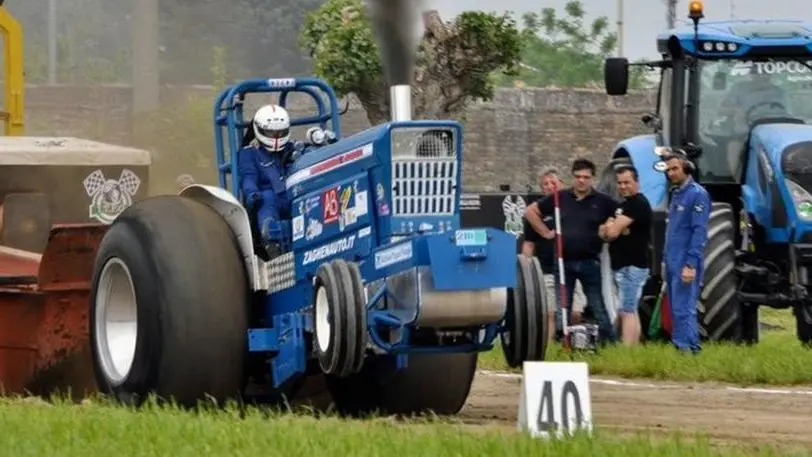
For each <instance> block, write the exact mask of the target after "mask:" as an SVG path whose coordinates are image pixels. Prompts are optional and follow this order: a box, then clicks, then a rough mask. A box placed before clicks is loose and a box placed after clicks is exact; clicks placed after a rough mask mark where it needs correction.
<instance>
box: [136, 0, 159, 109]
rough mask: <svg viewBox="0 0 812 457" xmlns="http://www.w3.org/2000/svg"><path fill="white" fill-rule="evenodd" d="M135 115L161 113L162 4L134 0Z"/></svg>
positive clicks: (150, 0)
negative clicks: (160, 51) (159, 11)
mask: <svg viewBox="0 0 812 457" xmlns="http://www.w3.org/2000/svg"><path fill="white" fill-rule="evenodd" d="M132 5H133V15H132V24H131V25H132V43H133V60H132V66H133V112H134V114H139V113H143V112H149V111H152V110H155V109H158V104H159V102H160V97H159V79H158V0H133V2H132Z"/></svg>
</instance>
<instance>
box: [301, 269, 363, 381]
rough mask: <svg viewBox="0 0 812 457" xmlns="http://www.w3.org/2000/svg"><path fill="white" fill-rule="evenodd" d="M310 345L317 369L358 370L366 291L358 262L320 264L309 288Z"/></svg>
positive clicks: (341, 372) (330, 371)
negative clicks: (311, 297)
mask: <svg viewBox="0 0 812 457" xmlns="http://www.w3.org/2000/svg"><path fill="white" fill-rule="evenodd" d="M313 324H314V339H315V341H314V343H315V344H314V348H315V351H316V356H317V357H318V360H319V366H320V367H321V370H322V371H323V372H324V373H326V374H330V375H336V376H339V377H346V376H349V375H351V374H353V373H357V372H359V371H360V370H361V367H362V366H363V364H364V354H365V352H366V345H367V310H366V293H365V289H364V284H363V282H362V280H361V272H360V271H359V270H358V265H356V264H355V263H348V262H346V261H344V260H343V259H336V260H333V261H331V262H328V263H325V264H322V265H321V266H320V267H319V269H318V271H317V273H316V281H315V287H314V288H313Z"/></svg>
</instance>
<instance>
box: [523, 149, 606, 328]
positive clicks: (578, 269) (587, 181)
mask: <svg viewBox="0 0 812 457" xmlns="http://www.w3.org/2000/svg"><path fill="white" fill-rule="evenodd" d="M572 177H573V186H572V187H571V188H569V189H562V190H559V191H557V192H554V193H553V195H548V196H545V197H542V198H541V199H539V200H538V201H536V202H534V203H532V204H530V205H529V206H528V207H527V210H526V211H525V217H526V218H527V221H528V222H529V223H530V225H531V226H532V227H533V229H534V230H536V232H538V233H539V235H541V236H542V237H543V238H545V239H548V240H552V239H554V238H555V237H556V232H555V231H554V230H552V229H550V227H548V226H547V224H545V223H544V221H543V218H544V217H545V216H548V215H551V214H556V213H558V214H556V216H558V217H557V218H556V219H558V222H559V224H560V226H559V229H560V233H559V235H560V236H561V239H560V240H559V241H561V244H560V247H561V248H562V249H561V250H562V251H563V252H559V261H558V264H557V265H556V267H555V274H556V278H557V279H559V281H560V279H561V276H560V275H563V279H564V285H565V287H564V289H565V293H566V296H563V297H562V296H561V295H562V294H561V293H560V292H559V294H558V299H559V302H560V303H562V307H565V309H566V314H563V313H562V312H561V309H560V308H559V309H557V310H556V314H557V315H556V333H558V334H559V337H560V336H562V335H563V332H564V330H565V329H564V325H563V324H562V323H561V321H562V318H563V317H564V316H566V321H567V322H570V320H571V319H570V317H571V316H570V313H571V308H570V307H568V306H567V304H568V303H572V297H573V292H574V288H575V281H576V280H578V281H580V282H581V286H582V287H583V289H584V294H585V295H586V300H587V308H589V310H590V311H591V312H592V314H593V315H594V316H595V317H596V318H597V320H598V329H599V333H600V338H601V340H602V341H603V342H607V343H609V342H614V341H615V340H616V336H615V330H614V327H613V326H612V321H611V319H610V318H609V313H608V311H607V309H606V306H605V305H604V301H603V289H602V278H601V265H600V253H601V249H602V247H603V241H602V240H601V239H600V238H599V237H598V228H599V227H600V225H601V224H602V223H603V222H604V221H606V219H608V218H609V217H612V216H613V215H614V212H615V208H616V207H617V202H615V201H614V200H613V199H612V197H610V196H608V195H606V194H603V193H600V192H598V191H596V190H595V189H594V188H593V186H592V184H593V181H594V178H595V164H594V163H592V162H591V161H589V160H586V159H576V160H575V161H574V162H573V164H572ZM556 201H557V203H558V205H556ZM562 299H563V300H562Z"/></svg>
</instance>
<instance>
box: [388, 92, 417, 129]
mask: <svg viewBox="0 0 812 457" xmlns="http://www.w3.org/2000/svg"><path fill="white" fill-rule="evenodd" d="M389 100H390V101H389V117H390V118H392V121H393V122H397V121H410V120H412V86H410V85H408V84H399V85H397V86H392V87H390V88H389Z"/></svg>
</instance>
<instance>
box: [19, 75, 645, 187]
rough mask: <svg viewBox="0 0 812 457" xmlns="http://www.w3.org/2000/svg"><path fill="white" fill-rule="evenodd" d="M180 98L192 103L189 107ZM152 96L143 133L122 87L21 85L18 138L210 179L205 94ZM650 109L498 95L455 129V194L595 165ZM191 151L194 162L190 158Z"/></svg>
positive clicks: (349, 117)
mask: <svg viewBox="0 0 812 457" xmlns="http://www.w3.org/2000/svg"><path fill="white" fill-rule="evenodd" d="M190 96H193V97H196V101H193V102H189V101H188V100H189V97H190ZM161 97H162V103H163V105H164V106H165V107H167V108H166V110H162V111H161V112H160V113H156V114H155V115H153V116H150V118H149V119H148V121H149V122H148V123H149V124H150V126H151V127H150V128H149V129H138V128H134V127H133V126H134V125H138V124H139V123H138V122H136V121H135V119H134V117H133V115H132V114H131V112H130V107H131V100H130V99H131V90H130V88H129V87H126V86H114V87H111V86H96V87H72V86H57V87H38V86H30V87H29V88H28V89H27V92H26V118H27V122H28V134H30V135H69V136H78V137H84V138H89V139H94V140H100V141H106V142H112V143H116V144H122V145H134V146H139V147H146V148H149V149H152V150H153V151H154V153H155V155H156V158H157V159H156V165H155V167H154V168H160V170H156V171H159V173H158V174H159V175H162V176H163V178H161V177H158V176H156V177H157V178H158V180H157V181H156V182H158V183H159V184H158V185H159V186H160V185H162V184H161V180H162V179H163V180H164V181H166V182H164V183H163V184H164V185H168V180H169V179H170V177H171V176H174V175H177V174H180V173H183V172H192V173H197V174H202V175H203V176H202V177H201V178H202V179H204V180H211V179H213V177H214V175H213V170H212V169H209V168H208V164H209V163H213V159H209V157H212V156H213V152H211V151H213V149H212V146H211V129H212V127H211V103H212V97H213V92H212V90H211V89H210V88H207V87H183V88H177V87H176V88H164V89H163V93H162V95H161ZM190 103H191V104H190ZM192 105H193V106H192ZM187 106H188V109H187ZM295 106H300V105H299V103H297V104H296V105H295ZM653 107H654V94H652V93H638V94H633V95H629V96H626V97H620V98H613V97H608V96H606V95H605V94H603V93H602V92H599V91H595V90H586V89H584V90H561V89H503V90H500V91H499V92H498V93H497V95H496V97H495V99H494V100H493V101H491V102H488V103H480V104H477V105H476V106H473V107H472V108H471V110H470V112H469V113H468V115H467V116H466V120H465V121H464V124H465V138H464V141H465V149H464V154H465V160H464V166H463V176H464V188H465V190H466V191H469V192H470V191H482V190H497V189H498V188H499V185H500V184H511V186H512V188H513V189H523V188H525V187H526V186H527V185H534V184H535V174H536V172H537V170H538V169H539V168H541V167H544V166H547V165H552V164H554V165H557V166H559V167H562V168H563V169H565V170H566V169H568V166H569V163H570V161H571V160H572V159H573V158H575V157H587V158H590V159H592V160H594V161H595V162H596V163H598V165H599V167H600V166H602V165H603V164H605V163H606V158H607V155H608V153H609V151H610V149H611V147H612V146H613V145H614V144H615V143H616V142H617V140H618V139H620V138H623V137H627V136H630V135H635V134H638V133H645V129H644V128H643V126H642V123H641V122H640V116H641V115H642V114H643V113H645V112H647V111H650V110H652V109H653ZM170 111H172V112H171V113H170ZM292 111H293V112H294V114H295V113H297V112H300V111H301V112H304V109H300V108H294V109H293V110H292ZM342 123H343V129H344V131H345V134H347V133H353V132H357V131H360V130H362V129H364V128H366V127H367V126H368V125H369V124H368V122H367V119H366V116H365V114H364V112H363V110H362V109H361V108H360V106H358V105H357V104H356V103H352V104H351V109H350V111H349V112H348V113H347V114H346V115H345V116H344V117H343V118H342ZM156 129H157V130H156ZM167 131H170V132H176V133H177V134H176V135H169V134H167V133H166V132H167ZM149 132H152V133H149ZM156 132H159V133H156ZM193 152H194V153H195V154H196V158H191V157H190V155H194V154H192V153H193ZM170 155H171V157H172V160H169V159H168V158H167V157H169V156H170ZM201 157H202V159H201ZM204 168H205V169H204Z"/></svg>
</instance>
